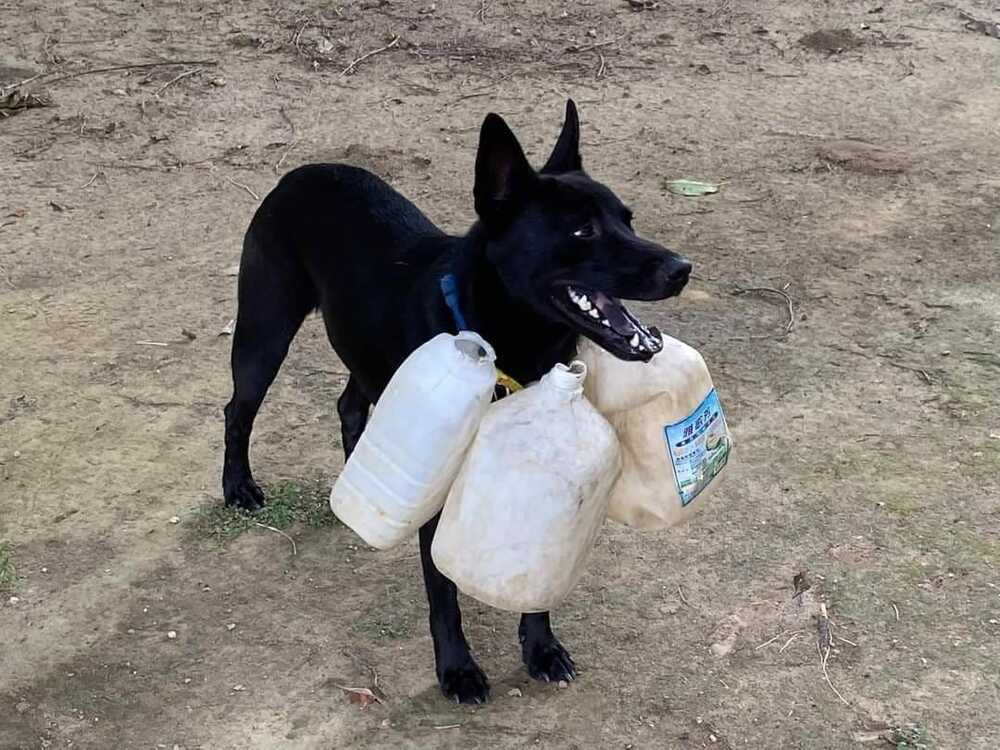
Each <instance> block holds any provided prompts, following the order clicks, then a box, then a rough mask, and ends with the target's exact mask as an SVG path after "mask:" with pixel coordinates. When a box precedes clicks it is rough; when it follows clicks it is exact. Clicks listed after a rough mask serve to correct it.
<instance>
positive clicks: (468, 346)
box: [453, 331, 497, 365]
mask: <svg viewBox="0 0 1000 750" xmlns="http://www.w3.org/2000/svg"><path fill="white" fill-rule="evenodd" d="M453 342H454V345H455V350H456V351H457V352H458V353H459V354H461V355H462V356H464V357H468V358H469V359H471V360H473V361H474V362H475V363H476V364H477V365H483V364H488V363H490V362H494V361H495V360H496V358H497V355H496V352H494V351H493V347H492V346H490V345H489V344H488V343H486V339H484V338H483V337H482V336H480V335H479V334H478V333H476V332H475V331H459V332H458V333H457V334H456V335H455V338H454V339H453Z"/></svg>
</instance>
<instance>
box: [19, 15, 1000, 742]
mask: <svg viewBox="0 0 1000 750" xmlns="http://www.w3.org/2000/svg"><path fill="white" fill-rule="evenodd" d="M995 6H996V3H995V2H974V1H973V0H969V1H968V2H966V3H965V4H964V5H963V6H961V8H959V7H957V6H951V5H948V4H946V3H922V2H904V1H903V0H885V1H884V2H878V1H877V0H868V1H867V2H855V1H853V0H851V1H849V2H843V3H812V2H809V1H808V0H789V1H788V2H777V1H776V0H761V1H760V2H754V3H750V2H732V1H731V0H722V1H721V2H720V1H719V0H703V2H697V1H696V0H669V1H666V0H664V1H662V2H659V3H655V2H645V3H644V2H640V1H638V0H636V1H634V2H624V1H623V2H618V1H617V0H600V1H599V0H593V1H592V2H583V1H581V2H557V1H555V0H544V1H541V0H540V1H538V2H515V1H506V2H505V1H504V0H492V1H487V2H482V3H481V2H479V1H478V0H463V1H462V2H437V3H436V4H435V3H430V2H426V1H421V2H413V1H411V0H392V2H386V1H385V0H362V1H359V2H351V1H350V0H345V1H344V2H342V3H341V4H339V5H338V4H336V3H326V2H322V3H321V2H306V1H305V0H296V1H295V2H290V3H268V2H266V0H237V1H234V2H226V3H204V2H195V1H194V0H183V1H181V0H173V1H169V2H167V1H164V2H156V3H145V4H139V3H134V2H128V1H126V0H87V1H84V0H80V1H78V2H74V1H71V0H64V1H62V2H57V1H56V0H48V1H47V2H38V1H37V0H23V1H17V2H15V1H13V0H0V18H2V24H0V83H3V84H11V83H14V82H18V81H21V80H23V79H26V78H29V77H31V76H34V75H37V74H39V73H43V72H45V73H47V77H44V78H42V79H40V80H37V81H35V82H34V83H32V84H30V85H27V86H25V87H23V88H21V89H16V90H15V93H19V94H23V93H25V92H27V93H32V94H34V95H36V96H37V97H38V98H31V97H29V98H28V99H27V103H28V104H32V105H38V104H45V105H47V106H37V107H35V106H33V107H32V108H29V109H26V110H23V111H16V110H12V109H10V108H9V107H10V106H11V103H12V102H13V97H11V98H8V99H7V100H6V101H7V107H8V108H7V109H5V110H2V111H0V154H2V162H0V163H2V170H0V316H2V317H0V320H2V325H0V350H2V352H3V357H2V365H0V542H6V545H5V546H2V547H0V586H2V587H4V589H5V590H4V593H3V594H2V597H0V747H2V748H4V749H6V748H47V747H77V748H102V749H103V748H168V749H170V748H175V749H176V748H187V749H188V750H190V749H192V748H250V747H252V748H286V747H287V748H347V747H351V748H467V747H484V748H485V747H489V748H516V747H546V748H636V749H639V748H703V747H705V748H716V747H717V748H744V747H746V748H767V749H770V748H809V749H814V748H817V749H818V748H853V747H862V748H864V747H872V748H878V747H896V748H912V749H915V748H924V747H934V748H961V749H967V748H996V747H997V746H998V744H1000V681H998V680H1000V678H998V674H1000V588H998V587H1000V577H998V574H997V573H998V566H1000V511H998V508H1000V505H998V500H1000V405H998V394H1000V386H998V382H1000V377H998V375H1000V356H998V351H1000V347H998V345H997V343H998V340H1000V283H998V278H1000V253H998V251H1000V200H998V199H1000V176H998V172H997V166H998V165H1000V96H998V93H1000V89H998V85H1000V83H998V82H1000V39H997V38H994V37H992V36H990V35H988V34H987V33H983V31H984V28H985V29H988V28H989V27H975V26H973V27H971V28H967V23H969V18H968V17H966V16H963V15H962V14H961V13H960V10H961V11H965V12H966V13H968V14H971V15H972V16H973V17H975V18H978V19H987V20H1000V19H998V16H1000V9H997V8H996V7H995ZM484 9H485V13H483V10H484ZM815 32H821V33H818V34H817V33H815ZM394 39H395V40H396V41H395V42H393V40H394ZM380 48H386V49H383V50H382V51H380V52H377V54H373V55H371V56H370V57H367V58H366V59H363V60H362V61H361V62H360V63H358V64H357V66H356V67H354V68H351V69H349V65H350V63H351V62H352V60H355V59H356V58H359V57H361V56H363V55H365V54H366V53H369V52H373V51H376V50H379V49H380ZM163 61H176V64H173V65H163V66H157V67H149V68H132V69H127V70H117V71H110V72H104V73H91V74H87V75H78V76H76V77H66V78H62V79H61V80H60V76H61V75H63V76H70V75H72V74H79V73H84V72H85V71H88V70H91V69H94V68H103V67H110V66H119V65H126V64H136V63H149V62H163ZM567 96H572V97H574V98H575V99H576V101H577V102H578V104H579V106H580V109H581V115H582V121H583V141H584V146H583V156H584V161H585V165H586V167H587V168H588V170H589V171H590V172H591V174H593V175H594V176H595V177H597V178H598V179H601V180H603V181H605V182H607V183H608V184H609V185H611V186H612V187H613V188H614V189H615V190H617V191H618V192H619V193H620V194H621V195H622V196H623V197H624V199H625V200H626V201H627V202H628V203H629V204H630V205H631V206H632V207H633V208H634V209H635V213H636V222H637V228H638V229H639V231H640V232H641V233H643V234H646V235H648V236H651V237H655V238H657V239H658V240H660V241H661V242H663V243H664V244H667V245H669V246H671V247H674V248H678V249H680V250H682V251H683V252H684V253H685V254H687V255H688V256H689V257H690V258H691V259H692V260H693V261H694V263H695V271H696V274H697V277H696V280H695V281H694V282H693V283H692V284H691V285H690V287H689V289H688V290H687V291H686V292H685V294H684V296H683V297H682V298H681V299H680V300H677V301H671V302H668V303H663V304H657V305H648V306H645V307H641V309H642V312H643V314H644V316H645V318H646V319H647V321H648V322H654V323H656V324H657V325H659V326H660V327H661V328H662V329H663V330H664V331H666V332H668V333H670V334H673V335H675V336H678V337H680V338H683V339H684V340H686V341H688V342H690V343H692V344H694V345H696V346H697V347H699V348H700V349H702V351H703V352H704V354H705V357H706V359H707V361H708V362H709V365H710V367H711V368H712V370H713V373H714V376H715V379H716V383H717V386H718V388H719V392H720V394H721V396H722V399H723V403H724V405H725V406H726V408H727V411H728V416H729V419H730V422H731V425H732V428H733V431H734V434H735V437H736V440H737V452H736V454H735V455H734V459H733V462H732V465H731V469H730V470H729V478H728V480H727V481H726V484H725V485H724V487H725V489H724V491H720V493H719V494H718V495H717V500H716V501H715V502H714V504H712V505H711V506H710V507H708V508H707V509H706V510H705V512H704V513H703V514H702V515H701V516H700V517H699V518H698V519H697V521H696V522H694V523H692V524H691V525H690V526H688V527H686V528H683V529H681V530H676V531H671V532H664V533H639V532H635V531H632V530H629V529H626V528H623V527H619V526H614V525H609V526H608V527H606V529H605V531H604V532H603V534H602V536H601V538H600V540H599V543H598V546H597V550H596V552H595V555H594V557H593V559H592V562H591V564H590V566H589V569H588V572H587V574H586V576H585V577H584V579H583V581H582V583H581V584H580V585H579V586H578V588H577V589H576V590H575V592H574V593H573V595H572V597H571V599H570V601H568V602H567V603H566V605H565V606H564V607H563V608H562V609H561V610H560V611H558V612H557V613H555V615H554V622H555V624H556V628H557V632H558V634H559V635H560V637H561V638H562V640H563V642H564V643H565V644H566V645H567V647H568V648H569V649H570V651H571V652H572V653H573V655H574V657H575V658H576V661H577V664H578V665H579V667H580V671H581V675H580V678H579V679H578V680H577V681H576V682H575V683H574V684H572V685H570V686H569V687H568V688H566V689H559V688H558V687H556V686H552V685H541V684H534V683H533V682H532V681H531V680H530V679H529V678H528V676H527V675H526V673H525V672H524V669H523V668H522V667H521V665H520V659H519V647H518V644H517V639H516V621H517V618H516V616H515V615H510V614H505V613H500V612H497V611H493V610H489V609H488V608H486V607H483V606H478V605H477V604H476V603H475V602H473V601H471V600H465V602H464V605H463V606H464V608H465V619H466V623H467V633H468V634H469V637H470V641H471V642H472V644H473V649H474V651H475V653H476V654H477V656H478V658H479V660H480V663H481V664H482V666H483V667H484V668H485V669H486V671H487V672H488V673H489V674H490V676H491V679H492V683H493V695H494V699H493V701H492V702H491V703H490V704H489V705H486V706H483V707H477V708H468V707H458V706H455V705H452V704H449V703H447V702H446V701H445V700H444V699H443V698H442V697H441V696H440V694H439V692H438V690H437V687H436V684H435V681H434V675H433V664H432V653H431V644H430V638H429V635H428V632H427V628H426V625H425V618H426V605H425V602H424V599H423V588H422V583H421V579H420V572H419V563H418V559H417V550H416V544H415V542H414V543H410V544H406V545H404V546H402V547H401V548H399V549H397V550H393V551H391V552H375V551H373V550H370V549H368V548H366V547H365V546H364V545H361V544H360V542H359V540H357V538H356V537H354V536H353V535H352V533H351V532H350V531H349V530H347V529H345V528H344V527H342V526H339V525H336V524H332V523H331V522H330V520H329V518H328V517H327V516H325V515H324V514H322V513H319V514H318V513H317V512H316V509H317V507H318V508H320V509H321V507H322V501H323V494H324V492H325V488H326V487H328V486H329V483H330V481H331V479H332V478H333V477H334V476H335V475H336V473H337V471H338V469H339V467H340V465H341V461H342V457H341V454H340V446H339V428H338V424H337V418H336V412H335V404H334V402H335V399H336V397H337V395H338V394H339V391H340V388H341V387H342V385H343V383H344V381H345V376H344V373H343V368H342V366H341V365H340V364H339V363H338V361H337V360H336V358H335V357H334V355H333V354H332V352H331V351H330V349H329V346H328V345H327V343H326V340H325V336H324V333H323V331H322V326H321V324H320V322H319V321H318V320H317V319H310V320H309V321H307V324H306V326H305V327H304V329H303V331H302V332H301V333H300V335H299V337H298V339H297V340H296V342H295V344H294V346H293V351H292V353H291V355H290V357H289V359H288V360H287V361H286V363H285V366H284V368H283V370H282V372H281V374H280V376H279V378H278V381H277V383H276V384H275V386H274V388H273V389H272V391H271V394H270V396H269V399H268V401H267V402H266V405H265V408H264V410H263V412H262V414H261V417H260V419H259V421H258V430H257V432H256V434H255V438H256V439H255V444H254V458H255V464H254V465H255V467H256V471H257V475H258V477H259V478H260V479H261V480H263V481H266V482H269V483H270V485H271V486H272V492H274V493H275V494H278V495H280V498H279V499H280V500H281V502H280V503H279V504H278V505H277V506H276V507H277V508H278V509H279V510H281V509H282V508H284V509H285V510H286V511H287V512H284V511H282V513H284V515H282V513H276V512H272V513H271V515H269V516H267V517H266V520H267V521H268V522H267V523H266V524H265V525H273V526H274V527H275V528H279V527H280V530H282V531H283V533H284V534H286V535H287V536H282V535H280V534H278V533H274V532H272V531H270V530H268V529H264V528H261V527H259V526H256V525H255V524H254V522H248V521H246V520H245V519H235V518H233V517H231V516H229V515H228V514H226V513H222V512H220V511H219V509H218V506H219V503H220V494H221V492H220V486H219V475H220V462H221V451H222V416H221V407H222V405H223V404H224V403H225V402H226V401H227V400H228V398H229V385H230V384H229V370H228V355H229V346H230V339H229V338H228V337H227V336H225V335H220V333H221V332H222V331H223V329H224V327H225V326H226V325H227V323H228V322H229V321H230V319H231V318H232V317H233V314H234V306H235V283H234V282H235V279H234V277H233V275H232V274H233V266H234V265H235V264H236V263H238V260H239V251H240V242H241V238H242V233H243V231H244V230H245V228H246V225H247V223H248V221H249V220H250V217H251V215H252V213H253V211H254V209H255V208H256V206H257V204H258V200H259V196H263V195H265V194H266V193H267V191H268V190H270V189H271V188H272V187H273V186H274V184H275V182H276V181H277V179H278V177H279V174H280V173H282V172H284V171H286V170H288V169H290V168H292V167H294V166H295V165H297V164H301V163H306V162H311V161H347V162H351V163H355V164H359V165H362V166H365V167H368V168H370V169H373V170H375V171H377V172H378V173H379V174H381V175H383V176H384V177H386V178H387V179H389V180H390V182H392V183H393V184H394V185H395V186H397V187H398V188H399V189H400V190H401V191H402V192H403V193H404V194H406V195H408V196H410V197H411V198H412V199H414V200H415V201H416V202H417V203H418V205H420V206H421V207H422V208H423V209H424V210H425V211H426V212H427V214H428V215H429V216H431V217H432V218H433V219H435V220H436V221H438V222H439V223H440V225H441V226H443V227H445V228H446V229H448V230H450V231H455V232H462V231H464V230H465V229H466V228H467V227H468V226H469V225H470V223H471V222H472V220H473V214H472V201H471V187H472V185H471V173H472V165H473V159H474V153H475V144H476V138H477V131H478V126H479V123H480V122H481V119H482V117H483V116H484V115H485V114H486V113H487V112H488V111H491V110H495V111H497V112H500V113H502V114H503V115H505V116H506V117H507V118H508V120H509V122H510V124H511V125H512V127H513V128H514V129H515V131H516V132H517V133H518V134H519V135H520V137H521V139H522V142H523V144H524V146H525V149H526V150H527V151H528V153H529V156H530V158H532V160H533V161H534V163H536V164H540V163H541V162H542V160H544V158H545V157H546V156H547V154H548V149H550V148H551V145H552V144H553V142H554V139H555V136H556V134H557V132H558V126H559V124H560V122H561V116H562V108H563V103H564V101H565V98H566V97H567ZM20 101H22V102H23V101H25V100H24V99H21V100H20ZM3 115H7V117H3ZM683 177H688V178H695V179H701V180H707V181H711V182H713V183H718V184H719V185H721V187H720V190H719V192H718V193H716V194H714V195H709V196H704V197H700V198H687V197H682V196H678V195H674V194H672V193H670V192H669V191H668V190H667V189H666V188H665V186H664V183H665V181H667V180H671V179H675V178H683ZM764 287H767V288H768V289H769V290H771V291H767V290H765V291H746V290H753V289H758V290H759V289H760V288H764ZM741 290H742V291H743V293H740V292H741ZM774 290H777V291H774ZM781 291H784V292H785V293H786V294H787V295H788V299H789V300H790V305H791V307H789V306H788V305H786V301H785V298H784V297H782V296H781V295H780V294H779V292H781ZM789 313H791V318H789ZM791 324H794V325H793V327H791V330H790V331H788V330H786V329H787V328H788V327H790V325H791ZM376 339H377V336H376ZM376 343H377V340H376ZM276 487H277V489H275V488H276ZM317 488H318V489H317ZM277 516H281V517H280V518H278V517H277ZM241 531H242V532H243V533H239V532H241ZM291 542H294V552H295V554H293V544H292V543H291ZM14 569H16V576H14V575H12V574H13V571H14ZM802 589H805V590H804V591H803V590H802ZM797 591H798V594H797V595H796V592H797ZM821 606H825V608H826V611H827V613H828V615H829V622H830V623H831V628H830V639H829V650H828V651H827V649H826V648H823V647H822V646H825V645H827V644H826V643H821V640H823V639H822V638H821V636H820V630H821V628H820V626H819V623H820V619H821ZM824 656H825V658H824ZM824 663H825V674H824ZM344 686H347V687H368V688H374V689H375V690H376V692H377V693H378V694H379V695H381V697H382V699H383V702H382V703H375V704H373V705H370V706H367V707H363V706H362V705H361V704H359V703H357V702H352V701H351V700H350V696H351V694H350V693H348V692H345V691H344V690H343V689H342V688H343V687H344Z"/></svg>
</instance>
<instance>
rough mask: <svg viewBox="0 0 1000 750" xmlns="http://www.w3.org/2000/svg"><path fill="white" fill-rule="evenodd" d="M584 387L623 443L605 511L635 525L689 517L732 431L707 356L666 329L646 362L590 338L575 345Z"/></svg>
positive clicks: (713, 478) (707, 491)
mask: <svg viewBox="0 0 1000 750" xmlns="http://www.w3.org/2000/svg"><path fill="white" fill-rule="evenodd" d="M578 350H579V357H580V359H581V360H582V361H584V362H586V363H587V367H588V368H589V370H590V377H589V378H587V384H586V388H585V392H586V394H587V397H588V398H589V399H590V401H591V403H593V404H594V406H595V407H596V408H597V410H598V411H599V412H601V414H603V415H604V416H605V417H607V418H608V420H609V421H610V422H611V424H612V426H613V427H614V428H615V432H616V433H617V434H618V439H619V441H620V442H621V445H622V473H621V476H620V477H619V478H618V481H617V482H616V484H615V486H614V488H613V489H612V490H611V497H610V500H609V503H608V517H609V518H611V519H612V520H614V521H619V522H620V523H624V524H627V525H629V526H633V527H635V528H639V529H662V528H667V527H669V526H675V525H677V524H679V523H682V522H684V521H687V520H688V519H689V518H690V517H691V516H692V515H693V514H694V513H696V512H697V511H698V510H699V509H701V508H702V507H704V505H705V504H706V501H707V499H708V497H709V496H710V495H711V493H712V492H713V491H714V490H715V489H717V487H718V484H719V479H718V476H719V474H720V472H722V470H723V469H724V468H725V466H726V463H727V461H728V460H729V454H730V451H731V450H732V445H733V442H732V436H731V435H730V433H729V428H728V426H727V425H726V418H725V415H724V414H723V413H722V407H721V405H720V404H719V397H718V394H717V393H716V392H715V388H714V386H713V385H712V376H711V375H709V372H708V368H707V367H706V366H705V360H704V359H702V356H701V354H699V353H698V351H697V350H695V349H693V348H692V347H690V346H688V345H687V344H685V343H684V342H682V341H678V340H677V339H673V338H670V337H669V336H664V337H663V349H662V351H660V352H659V353H658V354H656V355H655V356H654V357H653V359H652V360H650V361H649V362H625V361H622V360H620V359H618V358H617V357H615V356H614V355H612V354H609V353H608V352H606V351H604V350H603V349H601V348H600V347H599V346H597V345H596V344H594V343H593V342H591V341H589V340H586V339H584V340H581V341H580V343H579V345H578Z"/></svg>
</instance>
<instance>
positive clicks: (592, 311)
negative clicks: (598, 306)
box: [588, 307, 601, 320]
mask: <svg viewBox="0 0 1000 750" xmlns="http://www.w3.org/2000/svg"><path fill="white" fill-rule="evenodd" d="M588 314H589V315H590V317H592V318H593V319H594V320H597V319H598V318H599V317H601V314H600V313H599V312H597V310H595V309H594V308H593V307H592V308H590V311H589V313H588Z"/></svg>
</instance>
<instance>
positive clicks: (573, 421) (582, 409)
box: [431, 362, 621, 612]
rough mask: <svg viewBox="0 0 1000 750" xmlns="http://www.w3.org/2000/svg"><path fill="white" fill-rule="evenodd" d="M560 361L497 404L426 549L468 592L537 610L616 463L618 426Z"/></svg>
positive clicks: (582, 536)
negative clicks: (586, 394) (595, 404)
mask: <svg viewBox="0 0 1000 750" xmlns="http://www.w3.org/2000/svg"><path fill="white" fill-rule="evenodd" d="M586 373H587V369H586V367H585V366H584V365H583V364H582V363H581V362H574V363H572V364H571V365H569V366H566V365H563V364H558V365H556V366H555V368H554V369H553V370H552V371H551V372H549V373H548V374H546V375H545V376H544V377H543V378H542V379H541V380H540V381H539V382H538V383H535V384H534V385H531V386H529V387H528V388H525V389H524V390H523V391H519V392H518V393H515V394H513V395H512V396H508V397H507V398H505V399H503V400H501V401H498V402H496V403H494V404H493V405H492V406H491V407H490V409H489V411H488V412H487V413H486V416H485V417H484V418H483V422H482V424H481V425H480V426H479V432H478V434H477V435H476V439H475V440H474V441H473V444H472V448H470V449H469V453H468V456H467V457H466V460H465V463H464V464H463V466H462V470H461V471H460V472H459V475H458V478H457V479H456V480H455V484H454V485H453V486H452V488H451V492H450V493H449V494H448V499H447V500H446V501H445V505H444V510H443V511H442V513H441V520H440V522H439V523H438V527H437V532H436V533H435V535H434V544H433V545H432V547H431V554H432V556H433V558H434V563H435V564H436V565H437V567H438V569H439V570H441V572H442V573H444V574H445V575H446V576H448V577H449V578H450V579H451V580H452V581H454V582H455V585H457V586H458V588H459V589H460V590H461V591H463V592H465V593H466V594H468V595H470V596H473V597H475V598H476V599H479V600H480V601H482V602H484V603H486V604H489V605H490V606H493V607H497V608H499V609H507V610H512V611H514V612H541V611H545V610H548V609H551V608H552V607H553V606H554V605H556V604H558V603H559V602H560V601H561V600H562V599H563V598H564V597H565V596H566V594H567V593H569V590H570V589H571V588H572V587H573V584H575V583H576V581H577V579H578V578H579V577H580V575H581V573H582V572H583V568H584V564H585V563H586V560H587V557H588V555H589V553H590V551H591V549H592V548H593V546H594V540H595V539H596V537H597V533H598V531H600V528H601V525H602V524H603V522H604V518H605V517H606V515H607V501H608V492H609V490H610V489H611V485H612V484H613V483H614V480H615V478H616V477H617V476H618V471H619V469H620V467H621V456H620V452H619V448H618V441H617V439H616V438H615V433H614V430H613V429H612V428H611V425H610V424H608V422H607V420H605V419H604V417H602V416H601V415H600V414H598V413H597V410H596V409H594V407H593V406H591V405H590V403H588V402H587V400H586V398H584V396H583V381H584V378H585V377H586Z"/></svg>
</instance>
